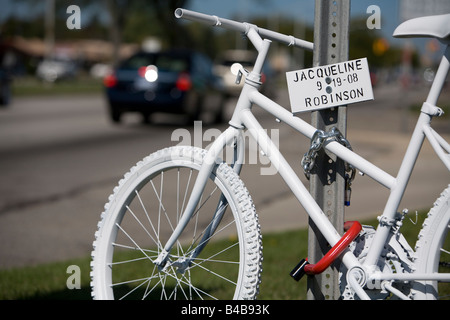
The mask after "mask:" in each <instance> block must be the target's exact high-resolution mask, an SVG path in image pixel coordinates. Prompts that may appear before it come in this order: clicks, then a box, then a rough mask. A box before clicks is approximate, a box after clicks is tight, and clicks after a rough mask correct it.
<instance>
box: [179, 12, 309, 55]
mask: <svg viewBox="0 0 450 320" xmlns="http://www.w3.org/2000/svg"><path fill="white" fill-rule="evenodd" d="M175 17H176V18H178V19H180V18H183V19H187V20H191V21H197V22H201V23H204V24H207V25H211V26H218V27H222V28H225V29H230V30H235V31H239V32H242V33H245V34H247V32H248V30H249V28H250V27H252V28H255V29H256V31H257V32H258V33H259V35H260V36H261V37H263V38H267V39H269V40H274V41H278V42H281V43H284V44H287V45H289V46H295V47H299V48H303V49H306V50H310V51H312V50H313V47H314V44H313V43H312V42H309V41H306V40H302V39H298V38H295V37H293V36H287V35H285V34H282V33H278V32H275V31H271V30H268V29H264V28H259V27H257V26H255V25H253V24H249V23H245V22H237V21H233V20H229V19H224V18H219V17H217V16H211V15H207V14H203V13H199V12H195V11H191V10H186V9H182V8H178V9H176V10H175Z"/></svg>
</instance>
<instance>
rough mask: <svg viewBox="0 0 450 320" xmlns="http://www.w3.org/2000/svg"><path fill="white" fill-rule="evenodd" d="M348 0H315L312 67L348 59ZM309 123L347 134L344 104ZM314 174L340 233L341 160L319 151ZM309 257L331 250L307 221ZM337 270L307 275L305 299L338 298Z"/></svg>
mask: <svg viewBox="0 0 450 320" xmlns="http://www.w3.org/2000/svg"><path fill="white" fill-rule="evenodd" d="M349 24H350V0H316V7H315V22H314V58H313V63H314V67H316V66H320V65H326V64H332V63H338V62H342V61H346V60H348V46H349ZM311 123H312V125H314V126H315V127H316V128H318V129H320V130H324V131H330V129H331V128H332V127H336V128H338V129H339V131H340V132H341V133H342V134H344V135H346V123H347V108H346V106H342V107H338V108H332V109H325V110H320V111H314V112H313V113H312V118H311ZM316 165H317V167H318V168H317V171H316V172H317V174H313V175H311V179H310V191H311V194H312V195H313V197H314V198H315V199H316V201H317V203H318V204H319V205H320V206H321V208H322V210H323V211H324V213H325V214H326V215H327V216H328V218H329V219H330V221H331V222H332V223H333V225H334V226H335V227H336V229H337V230H338V231H339V232H341V234H342V233H343V226H344V193H345V168H344V163H343V162H342V161H341V160H339V159H336V157H334V156H333V155H329V154H328V153H327V152H325V151H323V150H322V151H321V153H320V154H319V155H318V157H317V159H316ZM309 226H310V227H309V239H308V240H309V241H308V243H309V245H308V259H309V261H310V262H311V263H316V262H317V261H319V260H320V258H322V257H323V255H324V254H325V253H326V252H328V250H329V249H330V246H329V244H328V243H327V241H326V240H324V238H323V237H322V236H321V235H320V233H318V232H317V233H316V232H315V231H316V230H317V228H316V226H315V225H314V223H313V222H312V221H311V220H310V222H309ZM338 272H339V270H338V269H337V268H336V267H335V266H333V265H332V266H331V267H330V268H328V269H327V270H325V272H323V273H322V274H320V275H317V276H313V277H312V276H310V277H308V293H307V296H308V299H310V300H314V299H315V300H328V299H331V300H333V299H337V298H338V297H339V296H340V292H339V276H338Z"/></svg>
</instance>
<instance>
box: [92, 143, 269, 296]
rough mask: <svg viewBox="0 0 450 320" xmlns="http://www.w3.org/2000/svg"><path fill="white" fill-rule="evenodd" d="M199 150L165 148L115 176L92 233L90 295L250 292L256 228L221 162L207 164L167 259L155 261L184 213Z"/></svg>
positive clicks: (256, 278)
mask: <svg viewBox="0 0 450 320" xmlns="http://www.w3.org/2000/svg"><path fill="white" fill-rule="evenodd" d="M204 155H205V151H204V150H201V149H198V148H194V147H173V148H168V149H164V150H161V151H159V152H156V153H154V154H152V155H150V156H148V157H147V158H145V159H144V160H143V161H141V162H139V163H138V164H137V165H136V166H135V167H133V168H132V169H131V171H130V172H129V173H128V174H126V175H125V178H124V179H122V180H121V181H120V182H119V186H118V187H116V188H115V189H114V193H113V194H112V195H111V196H110V199H109V203H107V204H106V205H105V211H104V212H103V214H102V218H101V221H100V222H99V225H98V231H97V232H96V234H95V237H96V239H95V241H94V244H93V245H94V250H93V252H92V263H91V265H92V271H91V277H92V294H93V297H94V298H95V299H113V298H114V299H232V298H233V299H254V298H255V297H256V295H257V293H258V288H259V282H260V273H261V261H262V246H261V235H260V227H259V223H258V219H257V215H256V212H255V209H254V206H253V202H252V200H251V198H250V196H249V194H248V191H247V189H246V188H245V187H244V185H243V183H242V181H241V180H240V179H239V177H238V176H237V175H236V174H235V173H234V171H233V170H232V169H231V168H230V167H229V166H228V165H226V164H225V163H221V164H217V165H216V167H215V169H214V170H213V172H212V174H211V176H210V179H209V181H208V184H207V186H206V188H205V190H204V193H203V194H202V196H201V198H200V202H199V205H198V207H197V209H196V211H195V212H194V215H193V216H192V218H191V220H190V221H189V223H188V225H187V227H186V228H185V229H184V231H183V233H182V235H181V236H180V237H179V238H178V240H177V242H176V244H175V245H174V246H173V248H172V250H171V252H170V255H169V260H168V263H167V264H166V265H165V267H163V268H162V267H158V266H157V265H155V263H154V261H155V259H156V258H157V257H158V254H159V253H160V252H161V250H162V248H163V247H164V245H165V243H166V241H167V240H168V238H169V237H170V236H171V234H172V231H173V230H174V228H175V227H176V225H177V223H178V221H179V219H180V216H181V215H182V213H183V209H184V207H185V206H186V203H187V201H188V199H189V195H190V191H191V189H192V186H193V184H194V182H195V179H196V175H197V174H198V170H199V169H200V167H201V163H202V161H203V157H204ZM221 195H223V196H224V197H225V199H226V201H224V198H223V197H222V196H221ZM222 212H224V214H223V217H222V214H221V213H222ZM214 217H215V219H214ZM219 223H220V224H219ZM216 224H218V226H216ZM212 225H214V227H212V228H213V229H214V230H215V232H214V234H212V235H211V236H210V235H208V233H209V232H210V229H211V226H212ZM194 252H195V257H193V253H194Z"/></svg>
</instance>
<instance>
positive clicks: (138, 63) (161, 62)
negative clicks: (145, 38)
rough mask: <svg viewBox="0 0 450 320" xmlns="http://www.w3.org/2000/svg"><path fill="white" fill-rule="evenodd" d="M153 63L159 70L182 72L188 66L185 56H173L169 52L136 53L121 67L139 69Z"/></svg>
mask: <svg viewBox="0 0 450 320" xmlns="http://www.w3.org/2000/svg"><path fill="white" fill-rule="evenodd" d="M149 65H155V66H157V67H158V70H160V71H169V72H183V71H187V70H188V68H189V62H188V58H187V57H180V56H174V55H170V54H138V55H135V56H133V57H131V58H129V59H128V60H126V61H125V62H124V63H122V65H121V68H122V69H139V68H140V67H143V66H149Z"/></svg>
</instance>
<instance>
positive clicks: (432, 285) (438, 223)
mask: <svg viewBox="0 0 450 320" xmlns="http://www.w3.org/2000/svg"><path fill="white" fill-rule="evenodd" d="M449 228H450V185H449V186H448V187H447V189H445V190H444V192H442V194H441V196H440V197H439V198H438V199H437V200H436V202H435V203H434V206H433V208H431V210H430V212H429V213H428V216H427V218H426V219H425V221H424V223H423V226H422V230H421V231H420V233H419V238H418V240H417V243H416V252H417V270H416V271H417V272H419V273H421V272H424V273H434V272H436V273H437V272H444V273H450V237H449V236H448V230H449ZM413 297H414V299H420V300H430V299H450V283H448V282H442V283H438V282H437V281H420V282H416V283H414V285H413Z"/></svg>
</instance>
